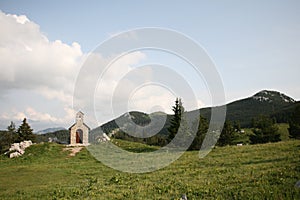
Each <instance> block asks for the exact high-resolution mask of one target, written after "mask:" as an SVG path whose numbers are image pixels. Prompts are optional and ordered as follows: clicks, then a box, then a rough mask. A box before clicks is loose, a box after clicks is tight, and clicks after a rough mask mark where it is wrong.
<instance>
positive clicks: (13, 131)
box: [7, 121, 18, 143]
mask: <svg viewBox="0 0 300 200" xmlns="http://www.w3.org/2000/svg"><path fill="white" fill-rule="evenodd" d="M7 132H8V134H9V135H10V141H9V142H10V143H13V142H15V141H16V140H17V138H18V137H17V131H16V125H15V123H14V122H13V121H11V122H10V125H9V126H8V127H7Z"/></svg>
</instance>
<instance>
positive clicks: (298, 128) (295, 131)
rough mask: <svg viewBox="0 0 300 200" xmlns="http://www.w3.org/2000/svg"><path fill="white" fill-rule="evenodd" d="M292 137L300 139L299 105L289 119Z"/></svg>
mask: <svg viewBox="0 0 300 200" xmlns="http://www.w3.org/2000/svg"><path fill="white" fill-rule="evenodd" d="M289 126H290V127H289V133H290V138H294V139H300V106H297V107H296V108H295V110H294V112H293V114H292V116H291V119H290V120H289Z"/></svg>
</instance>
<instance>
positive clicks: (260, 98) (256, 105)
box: [92, 90, 300, 135]
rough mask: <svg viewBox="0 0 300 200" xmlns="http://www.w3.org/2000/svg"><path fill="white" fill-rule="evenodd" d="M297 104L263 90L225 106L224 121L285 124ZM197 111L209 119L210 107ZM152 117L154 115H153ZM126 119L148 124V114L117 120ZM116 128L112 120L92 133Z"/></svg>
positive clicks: (167, 122) (168, 119) (128, 115)
mask: <svg viewBox="0 0 300 200" xmlns="http://www.w3.org/2000/svg"><path fill="white" fill-rule="evenodd" d="M299 104H300V103H299V102H296V101H295V100H294V99H293V98H291V97H288V96H287V95H285V94H283V93H280V92H277V91H268V90H263V91H260V92H258V93H256V94H255V95H253V96H251V97H248V98H245V99H241V100H238V101H234V102H232V103H229V104H227V105H226V106H227V115H226V119H227V120H230V121H239V122H240V124H241V126H242V127H250V126H251V121H252V119H253V118H255V117H257V116H259V115H267V116H271V117H275V118H276V119H277V122H278V123H286V122H287V120H288V118H289V116H290V113H291V111H292V110H293V109H294V108H295V106H296V105H299ZM170 106H172V105H170ZM199 110H200V114H201V115H202V116H204V117H205V118H207V119H210V113H211V108H210V107H208V108H201V109H199ZM199 110H198V111H199ZM190 112H193V111H190ZM188 113H189V112H188ZM152 115H155V113H154V114H152ZM128 117H129V118H132V119H133V121H134V122H136V123H137V124H139V125H143V124H147V123H149V122H150V121H149V119H150V118H149V116H148V114H146V113H141V112H136V111H135V112H130V113H129V114H124V115H122V116H120V117H119V118H118V120H119V121H126V118H128ZM171 117H172V115H167V120H166V124H165V126H164V127H163V129H162V130H161V131H160V132H159V134H161V135H166V134H167V127H168V126H169V124H170V123H169V121H170V119H171ZM122 118H124V120H120V119H122ZM122 126H126V124H123V125H122ZM117 128H119V126H118V125H117V124H116V123H115V120H112V121H110V122H107V123H105V124H103V125H101V126H100V127H98V128H96V129H94V130H93V131H92V132H93V133H96V132H99V131H100V130H101V129H102V130H103V131H104V132H106V133H110V132H112V131H113V130H115V129H117Z"/></svg>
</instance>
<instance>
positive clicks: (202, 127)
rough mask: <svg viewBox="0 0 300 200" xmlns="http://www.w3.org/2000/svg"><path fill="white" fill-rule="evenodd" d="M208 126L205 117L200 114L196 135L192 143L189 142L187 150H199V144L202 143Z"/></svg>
mask: <svg viewBox="0 0 300 200" xmlns="http://www.w3.org/2000/svg"><path fill="white" fill-rule="evenodd" d="M208 127H209V124H208V121H207V119H206V118H204V117H202V116H201V115H200V119H199V126H198V131H197V134H196V137H195V139H194V141H193V143H192V144H191V146H190V148H189V150H199V149H200V148H201V145H202V143H203V140H204V138H205V135H206V133H207V131H208Z"/></svg>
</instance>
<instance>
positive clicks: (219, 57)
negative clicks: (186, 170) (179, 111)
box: [0, 0, 300, 131]
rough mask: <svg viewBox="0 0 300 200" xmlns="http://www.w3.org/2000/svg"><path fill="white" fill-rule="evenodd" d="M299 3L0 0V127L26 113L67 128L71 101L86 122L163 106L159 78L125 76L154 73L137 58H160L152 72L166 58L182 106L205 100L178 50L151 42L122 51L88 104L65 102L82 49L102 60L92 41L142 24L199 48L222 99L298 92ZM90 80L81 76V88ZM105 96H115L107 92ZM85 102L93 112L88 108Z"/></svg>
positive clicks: (167, 101) (39, 122) (70, 97)
mask: <svg viewBox="0 0 300 200" xmlns="http://www.w3.org/2000/svg"><path fill="white" fill-rule="evenodd" d="M299 10H300V2H299V1H298V0H294V1H292V0H287V1H279V0H269V1H268V0H265V1H258V0H254V1H253V0H251V1H247V0H245V1H234V0H224V1H168V0H167V1H88V2H86V1H76V0H75V1H58V0H51V1H48V0H46V1H31V0H23V1H18V0H16V1H10V0H1V1H0V30H1V31H0V55H1V56H0V71H1V73H0V129H6V127H7V126H8V125H9V123H10V121H14V122H15V123H16V124H18V123H20V122H21V121H22V119H23V118H24V117H26V118H28V119H29V122H30V125H31V126H32V127H33V129H34V131H38V130H41V129H45V128H49V127H65V128H68V127H69V126H71V125H72V123H73V122H74V120H75V119H74V118H75V113H76V112H77V111H78V110H82V111H83V112H84V113H86V115H85V119H86V123H87V124H89V125H90V127H92V128H94V127H96V126H98V125H100V124H102V123H104V122H107V121H109V120H111V119H113V118H115V117H117V116H119V115H121V114H123V113H122V112H124V111H125V110H126V109H127V110H139V111H144V112H147V113H150V112H154V111H159V110H160V111H164V112H166V113H171V106H172V105H173V103H174V100H175V98H176V97H177V96H178V94H177V93H176V91H175V92H174V91H173V90H170V88H168V87H166V86H165V85H164V86H163V85H159V84H156V85H155V84H154V85H140V86H139V85H136V84H134V85H133V86H134V87H133V86H132V87H130V84H128V82H126V81H124V80H125V79H126V76H127V75H128V74H130V73H131V72H133V73H131V75H132V74H133V75H136V76H135V77H139V76H142V77H143V76H144V75H145V74H155V73H154V72H153V73H152V71H151V70H153V69H154V68H151V67H150V68H149V67H148V68H147V67H143V66H145V65H151V66H153V65H154V64H157V65H160V66H161V68H159V67H158V68H155V69H157V70H158V71H159V70H160V69H164V67H163V66H168V68H169V69H173V71H174V72H177V74H180V75H181V76H182V78H183V80H186V81H187V82H188V84H189V86H190V87H191V88H192V90H193V91H194V92H195V96H196V97H195V98H196V104H195V102H194V103H193V102H190V101H189V100H188V99H187V98H186V99H185V98H184V97H182V98H183V102H184V106H185V108H186V110H193V109H196V108H199V107H206V106H211V105H213V101H212V100H211V95H210V91H209V90H208V87H207V83H206V82H205V77H204V78H203V77H202V78H201V77H199V76H198V77H197V76H195V73H194V72H193V70H191V66H190V65H189V64H188V63H187V62H185V61H183V60H182V59H180V58H179V57H176V56H174V55H171V54H170V53H168V52H163V51H158V50H151V49H150V50H149V49H143V50H137V51H134V52H131V53H129V54H128V55H126V56H123V57H122V58H120V59H119V60H117V61H116V62H115V63H114V64H113V65H112V66H111V67H110V68H109V70H108V71H107V73H106V74H105V75H103V76H102V77H101V78H98V82H97V85H95V86H93V87H91V88H92V89H93V88H94V87H95V90H94V89H93V91H92V92H94V98H95V103H94V105H90V104H89V102H83V103H82V104H79V106H78V105H76V106H74V105H73V102H74V91H75V85H76V80H78V79H77V78H78V76H79V74H80V72H81V71H80V70H81V69H82V67H83V65H85V64H86V61H87V60H88V58H89V57H91V56H99V57H97V59H99V62H105V60H106V59H107V58H106V57H105V56H104V55H96V54H94V53H93V52H94V51H95V50H96V49H97V47H98V46H99V45H101V44H102V43H103V42H104V41H107V40H109V38H111V37H112V36H115V35H116V34H119V33H122V32H124V31H130V30H134V29H138V28H143V27H157V28H162V29H167V30H174V31H175V32H179V33H181V34H184V35H186V36H187V37H189V38H191V39H192V40H193V41H195V42H196V43H197V44H199V45H200V46H201V47H202V48H203V49H205V51H206V53H207V54H208V56H209V57H210V58H211V60H212V61H213V63H214V64H215V67H216V70H217V71H218V73H219V76H220V77H221V80H222V83H223V87H224V94H225V102H232V101H234V100H237V99H240V98H245V97H248V96H251V95H253V94H255V93H256V92H258V91H260V90H264V89H269V90H276V91H280V92H282V93H285V94H286V95H288V96H290V97H292V98H294V99H296V100H300V90H299V89H298V86H299V85H300V78H299V74H300V59H299V52H300V12H299ZM175 43H176V42H175ZM138 69H141V70H138ZM137 72H139V73H137ZM94 76H97V77H100V74H93V73H90V74H86V77H85V79H87V80H90V79H91V77H94ZM124 77H125V79H124ZM128 77H130V75H128ZM172 77H173V76H172V73H170V74H168V75H164V76H163V78H165V79H166V80H169V81H171V80H172ZM144 78H145V77H144ZM146 78H147V80H148V78H149V77H148V76H147V77H146ZM146 78H145V79H146ZM151 78H152V79H153V80H154V79H155V78H156V79H157V80H158V79H159V76H155V77H154V75H153V76H152V77H151ZM196 79H197V80H196ZM136 80H137V79H136ZM121 86H123V87H121ZM124 86H128V87H129V88H134V92H132V93H130V97H125V96H126V95H125V96H122V94H123V93H122V92H124V90H126V89H125V88H126V87H124ZM178 87H180V86H178ZM89 88H90V86H89V85H88V84H87V85H86V86H85V89H86V90H88V89H89ZM92 89H91V90H92ZM114 92H115V93H114ZM113 95H115V96H114V98H115V99H118V101H117V100H116V101H112V100H111V99H112V96H113ZM80 100H81V99H80ZM82 101H84V99H83V100H82ZM120 102H125V103H126V106H127V107H126V109H125V110H124V109H119V108H118V105H119V104H121V103H120ZM80 105H81V106H82V107H81V108H80ZM112 105H117V106H115V107H114V106H112ZM112 107H114V108H113V109H112ZM92 111H95V112H96V119H97V120H95V119H92V118H91V117H89V113H91V112H92Z"/></svg>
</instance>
